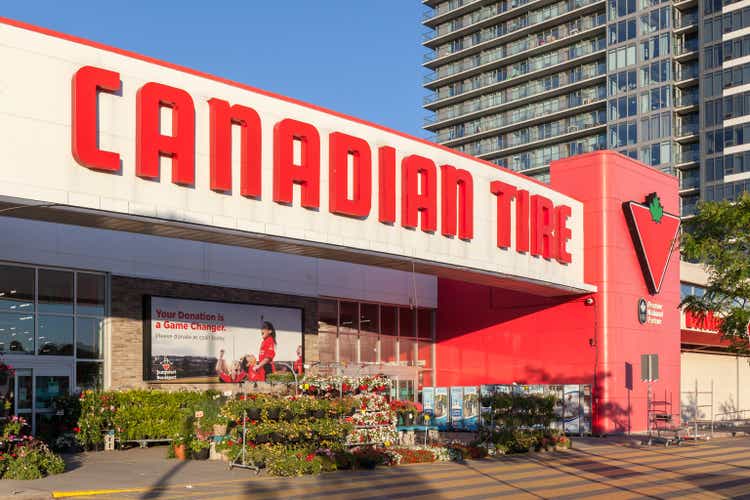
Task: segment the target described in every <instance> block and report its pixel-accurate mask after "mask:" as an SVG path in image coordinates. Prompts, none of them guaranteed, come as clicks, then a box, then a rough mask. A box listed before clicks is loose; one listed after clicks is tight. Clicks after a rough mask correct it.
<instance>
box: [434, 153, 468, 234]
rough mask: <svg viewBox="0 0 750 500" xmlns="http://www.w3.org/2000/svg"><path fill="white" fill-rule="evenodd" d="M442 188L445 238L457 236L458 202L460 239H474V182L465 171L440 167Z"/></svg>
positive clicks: (443, 231) (442, 215)
mask: <svg viewBox="0 0 750 500" xmlns="http://www.w3.org/2000/svg"><path fill="white" fill-rule="evenodd" d="M440 173H441V186H442V203H441V208H442V213H441V217H440V218H441V222H442V223H441V232H442V233H443V235H444V236H455V235H456V202H457V201H458V237H459V238H461V239H462V240H470V239H472V238H473V237H474V180H473V179H472V177H471V174H470V173H469V172H467V171H466V170H463V169H456V168H455V167H452V166H450V165H443V166H442V167H440Z"/></svg>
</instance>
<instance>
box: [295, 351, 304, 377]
mask: <svg viewBox="0 0 750 500" xmlns="http://www.w3.org/2000/svg"><path fill="white" fill-rule="evenodd" d="M304 370H305V366H304V365H303V364H302V346H301V345H298V346H297V361H295V362H294V373H296V374H297V375H302V372H303V371H304Z"/></svg>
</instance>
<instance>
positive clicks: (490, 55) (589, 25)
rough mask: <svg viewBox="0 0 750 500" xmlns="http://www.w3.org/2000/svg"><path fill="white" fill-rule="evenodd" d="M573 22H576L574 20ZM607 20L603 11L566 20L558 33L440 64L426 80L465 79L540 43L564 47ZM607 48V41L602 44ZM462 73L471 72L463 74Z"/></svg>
mask: <svg viewBox="0 0 750 500" xmlns="http://www.w3.org/2000/svg"><path fill="white" fill-rule="evenodd" d="M571 24H572V23H571ZM604 24H605V19H604V15H599V16H596V17H594V18H591V17H589V18H586V19H584V21H583V22H581V23H577V24H575V25H573V26H571V25H569V24H565V25H562V26H560V30H559V34H558V36H552V35H550V36H547V37H544V38H542V37H538V36H528V37H526V38H524V39H520V40H516V41H514V42H510V43H508V44H505V45H501V46H499V47H496V48H494V49H492V50H490V51H487V52H484V53H482V54H480V55H475V56H474V57H470V58H467V59H462V60H460V61H456V62H454V63H451V64H449V65H446V66H441V67H439V68H437V70H435V71H434V72H432V73H429V74H427V75H425V77H424V82H425V83H430V84H432V83H434V82H435V81H437V80H446V79H450V80H451V81H453V80H455V79H457V78H458V79H461V78H464V77H469V76H470V73H468V72H471V71H472V70H475V71H474V72H476V71H481V68H482V67H483V66H489V65H491V64H492V63H497V62H500V61H502V62H503V63H505V64H511V63H512V62H514V61H517V60H519V59H522V56H524V55H525V54H527V53H529V52H531V51H533V50H534V49H538V48H540V47H544V48H545V49H546V48H547V47H553V48H554V47H555V46H558V47H560V48H564V46H565V44H566V43H572V42H573V41H576V40H579V39H582V38H585V37H586V36H591V35H592V34H593V33H594V30H595V28H599V27H603V26H604ZM602 48H603V44H602ZM462 73H467V74H466V75H463V76H461V74H462Z"/></svg>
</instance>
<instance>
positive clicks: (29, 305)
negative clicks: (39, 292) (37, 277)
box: [0, 266, 34, 313]
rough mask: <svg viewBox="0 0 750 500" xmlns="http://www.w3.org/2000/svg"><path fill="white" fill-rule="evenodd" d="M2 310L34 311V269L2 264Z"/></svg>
mask: <svg viewBox="0 0 750 500" xmlns="http://www.w3.org/2000/svg"><path fill="white" fill-rule="evenodd" d="M0 311H8V312H11V311H12V312H18V313H20V312H34V269H33V268H30V267H15V266H0Z"/></svg>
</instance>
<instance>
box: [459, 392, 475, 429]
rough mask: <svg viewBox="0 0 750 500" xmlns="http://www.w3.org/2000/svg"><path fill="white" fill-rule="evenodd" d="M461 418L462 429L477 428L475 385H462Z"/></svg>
mask: <svg viewBox="0 0 750 500" xmlns="http://www.w3.org/2000/svg"><path fill="white" fill-rule="evenodd" d="M463 418H464V420H463V422H464V429H466V430H467V431H472V432H474V431H477V430H478V429H479V391H478V390H477V388H476V387H464V405H463Z"/></svg>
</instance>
